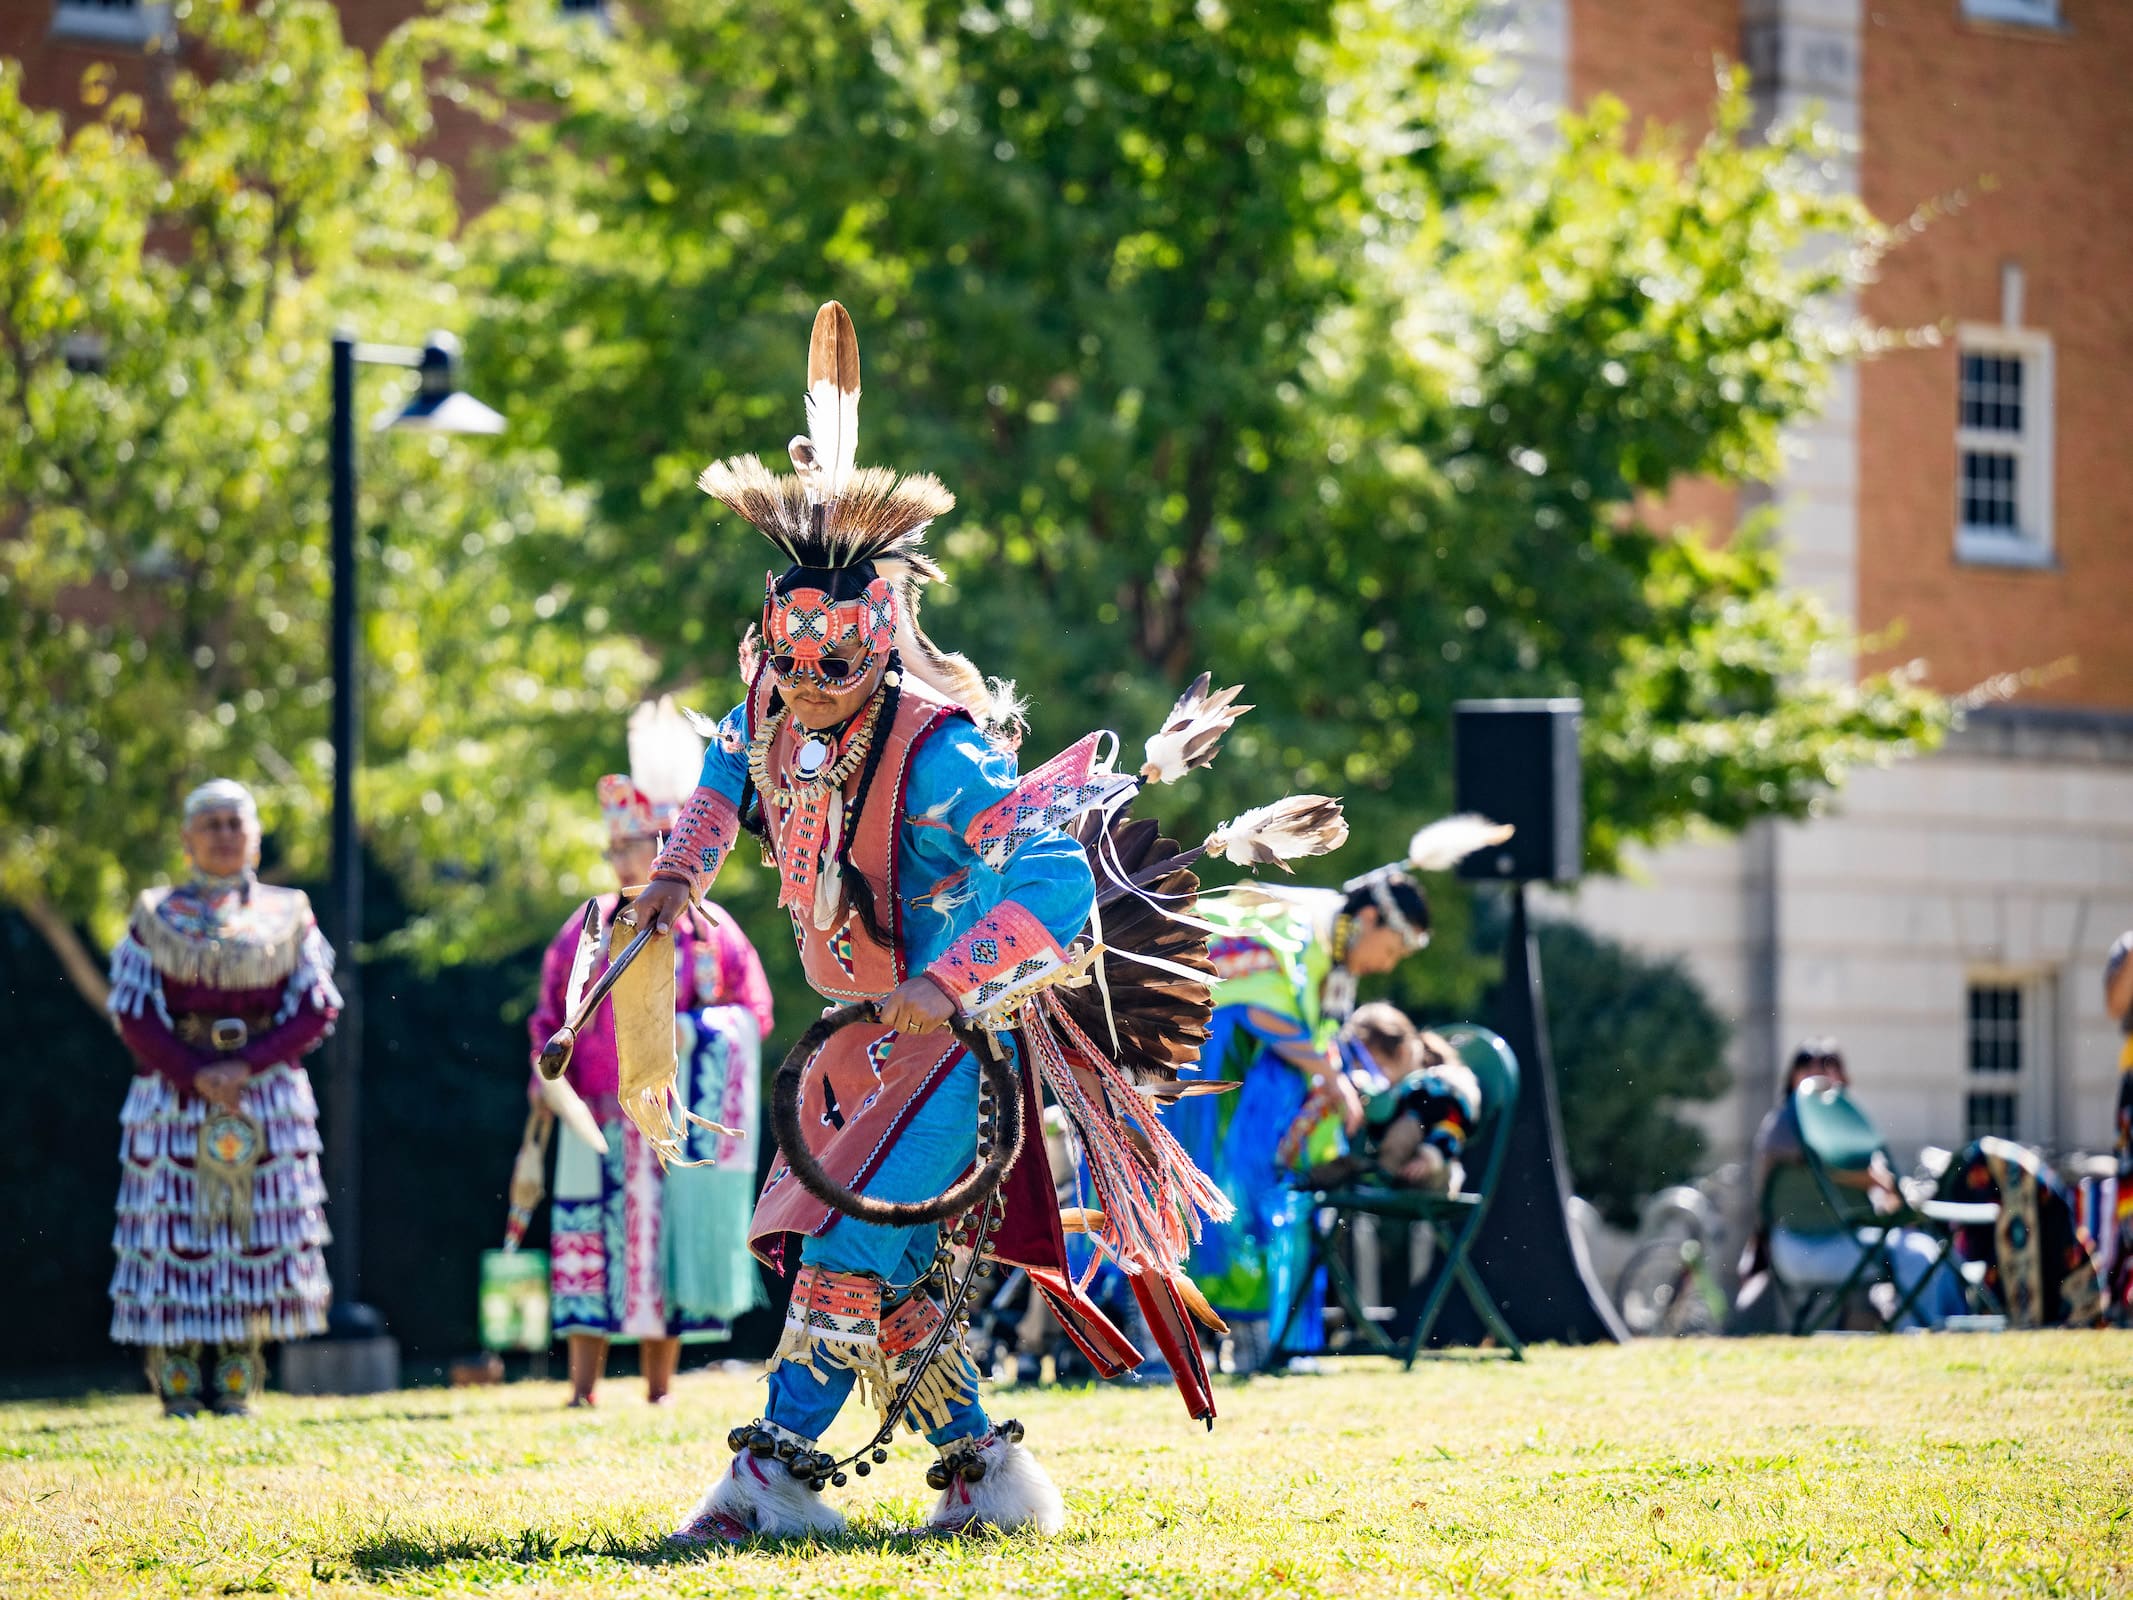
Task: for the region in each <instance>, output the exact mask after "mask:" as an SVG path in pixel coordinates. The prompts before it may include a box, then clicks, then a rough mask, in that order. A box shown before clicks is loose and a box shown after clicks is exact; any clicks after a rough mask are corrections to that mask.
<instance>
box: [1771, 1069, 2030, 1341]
mask: <svg viewBox="0 0 2133 1600" xmlns="http://www.w3.org/2000/svg"><path fill="white" fill-rule="evenodd" d="M1792 1106H1793V1114H1794V1116H1795V1117H1796V1118H1797V1119H1798V1121H1799V1127H1800V1150H1801V1154H1802V1157H1803V1159H1802V1160H1801V1161H1800V1162H1798V1163H1796V1164H1795V1163H1790V1162H1788V1163H1785V1164H1783V1165H1781V1166H1779V1167H1778V1168H1777V1169H1776V1170H1775V1171H1773V1172H1772V1173H1771V1175H1770V1181H1769V1183H1768V1184H1767V1185H1766V1186H1765V1188H1764V1190H1763V1195H1762V1201H1761V1208H1762V1218H1763V1226H1764V1227H1765V1228H1766V1229H1777V1228H1783V1229H1785V1230H1786V1231H1787V1232H1789V1233H1799V1234H1808V1235H1821V1236H1842V1237H1844V1238H1846V1239H1849V1240H1851V1241H1852V1242H1853V1243H1854V1244H1856V1245H1857V1247H1858V1254H1857V1257H1856V1259H1854V1261H1853V1263H1852V1268H1851V1271H1850V1273H1849V1274H1847V1275H1846V1277H1845V1278H1844V1280H1843V1282H1841V1283H1839V1284H1836V1285H1833V1286H1832V1285H1827V1284H1794V1283H1790V1282H1788V1281H1786V1279H1785V1278H1784V1277H1783V1276H1782V1275H1781V1274H1780V1273H1779V1272H1778V1271H1777V1264H1776V1262H1775V1261H1774V1260H1773V1261H1772V1263H1771V1274H1770V1275H1771V1279H1772V1281H1773V1282H1775V1283H1776V1284H1777V1286H1778V1288H1779V1289H1780V1291H1781V1292H1782V1293H1783V1294H1784V1295H1785V1297H1786V1298H1787V1299H1788V1300H1790V1301H1792V1302H1794V1304H1795V1306H1796V1309H1795V1311H1794V1313H1793V1317H1792V1331H1793V1332H1794V1333H1796V1334H1809V1333H1816V1332H1819V1331H1820V1330H1821V1329H1823V1328H1825V1327H1827V1326H1828V1325H1829V1323H1830V1322H1831V1321H1832V1320H1833V1319H1834V1318H1835V1317H1836V1315H1837V1314H1838V1312H1840V1311H1841V1310H1842V1309H1843V1307H1844V1305H1845V1303H1846V1301H1847V1300H1849V1299H1850V1298H1851V1296H1852V1295H1853V1294H1854V1293H1855V1292H1856V1291H1858V1290H1860V1289H1862V1288H1864V1287H1866V1286H1867V1285H1868V1284H1870V1283H1874V1282H1877V1281H1879V1280H1880V1279H1881V1278H1882V1277H1884V1276H1887V1275H1889V1274H1890V1273H1891V1271H1892V1268H1893V1263H1892V1262H1891V1260H1890V1258H1889V1250H1890V1242H1889V1240H1890V1235H1891V1234H1893V1233H1894V1232H1895V1231H1896V1230H1897V1229H1899V1228H1923V1229H1925V1230H1926V1231H1928V1232H1931V1233H1935V1234H1937V1235H1938V1236H1939V1237H1940V1239H1941V1245H1942V1248H1941V1252H1940V1256H1939V1259H1938V1260H1937V1261H1936V1263H1935V1265H1934V1267H1933V1269H1932V1271H1930V1272H1927V1273H1925V1274H1923V1275H1922V1276H1921V1277H1920V1278H1919V1280H1918V1282H1917V1283H1915V1284H1914V1285H1912V1287H1911V1291H1910V1293H1908V1294H1906V1295H1904V1296H1903V1297H1902V1298H1901V1299H1900V1300H1899V1301H1898V1302H1897V1304H1896V1306H1895V1308H1894V1309H1893V1310H1891V1311H1890V1312H1889V1313H1888V1314H1887V1315H1883V1314H1882V1312H1881V1309H1880V1308H1879V1307H1878V1306H1877V1307H1875V1308H1874V1317H1875V1320H1876V1321H1877V1322H1878V1323H1879V1324H1880V1327H1881V1329H1882V1331H1883V1332H1890V1331H1893V1330H1894V1329H1895V1327H1896V1326H1897V1324H1898V1323H1900V1322H1901V1321H1902V1320H1903V1318H1904V1316H1905V1315H1906V1314H1907V1313H1908V1312H1909V1311H1910V1310H1911V1308H1912V1307H1913V1306H1914V1305H1915V1304H1916V1303H1917V1301H1918V1298H1919V1296H1920V1295H1922V1294H1924V1293H1925V1291H1926V1289H1927V1287H1928V1286H1929V1285H1930V1284H1932V1282H1933V1281H1934V1278H1935V1277H1936V1276H1937V1275H1938V1274H1939V1273H1941V1272H1952V1273H1954V1274H1955V1277H1956V1281H1957V1283H1959V1284H1960V1285H1961V1286H1962V1289H1963V1293H1964V1295H1965V1296H1966V1297H1974V1296H1975V1292H1976V1291H1975V1286H1974V1285H1973V1284H1972V1283H1971V1282H1970V1281H1969V1280H1968V1279H1967V1278H1966V1277H1965V1276H1964V1274H1963V1272H1962V1270H1961V1268H1960V1266H1959V1265H1958V1263H1957V1261H1956V1257H1955V1252H1954V1248H1953V1244H1952V1241H1951V1240H1950V1238H1949V1233H1948V1230H1949V1229H1950V1228H1952V1227H1956V1226H1961V1225H1964V1224H1969V1223H1977V1222H1986V1223H1989V1222H1991V1221H1993V1220H1995V1219H1996V1217H1997V1216H1998V1210H1999V1208H1998V1207H1996V1206H1992V1205H1965V1204H1960V1203H1956V1202H1950V1201H1940V1200H1929V1201H1926V1202H1925V1203H1923V1204H1921V1205H1917V1206H1913V1205H1909V1204H1905V1205H1902V1206H1900V1207H1898V1208H1897V1209H1896V1210H1894V1211H1887V1212H1883V1211H1877V1210H1875V1209H1874V1204H1873V1201H1872V1200H1871V1199H1869V1198H1868V1196H1867V1193H1866V1191H1865V1190H1863V1189H1857V1188H1852V1187H1850V1186H1849V1185H1846V1184H1843V1183H1840V1182H1838V1181H1837V1176H1836V1175H1837V1174H1839V1173H1857V1172H1864V1171H1866V1170H1867V1169H1868V1167H1870V1166H1871V1165H1872V1164H1873V1161H1874V1158H1875V1157H1876V1156H1877V1155H1878V1156H1881V1157H1882V1158H1883V1159H1884V1160H1886V1159H1887V1155H1888V1151H1887V1147H1886V1146H1885V1145H1884V1144H1883V1143H1882V1140H1881V1135H1880V1133H1879V1132H1877V1131H1876V1129H1875V1127H1874V1125H1873V1123H1872V1122H1871V1121H1869V1120H1868V1118H1867V1115H1866V1113H1865V1112H1863V1111H1861V1110H1860V1109H1859V1107H1858V1105H1857V1104H1856V1103H1854V1101H1853V1100H1852V1098H1851V1096H1850V1095H1849V1094H1848V1093H1847V1092H1846V1091H1845V1090H1844V1089H1843V1088H1842V1087H1841V1086H1839V1085H1836V1084H1832V1083H1829V1082H1827V1081H1826V1080H1823V1079H1819V1078H1809V1079H1808V1080H1807V1081H1806V1082H1804V1083H1802V1084H1801V1085H1800V1087H1799V1088H1798V1089H1796V1090H1795V1091H1794V1092H1793V1097H1792Z"/></svg>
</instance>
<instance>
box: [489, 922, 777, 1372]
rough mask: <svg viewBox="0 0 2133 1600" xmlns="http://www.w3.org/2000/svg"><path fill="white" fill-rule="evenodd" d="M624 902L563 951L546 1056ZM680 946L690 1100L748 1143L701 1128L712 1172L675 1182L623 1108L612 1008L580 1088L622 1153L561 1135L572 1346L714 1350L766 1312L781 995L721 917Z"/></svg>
mask: <svg viewBox="0 0 2133 1600" xmlns="http://www.w3.org/2000/svg"><path fill="white" fill-rule="evenodd" d="M620 903H621V897H620V896H619V895H614V894H608V895H602V896H601V897H600V898H599V899H598V900H596V901H594V902H592V905H591V907H589V908H588V907H581V908H580V909H579V910H577V911H576V912H574V913H572V915H571V917H570V920H569V921H568V922H566V923H564V924H563V928H562V931H561V932H559V933H558V934H557V935H556V937H555V941H554V942H553V943H552V944H550V945H549V947H548V953H547V955H546V957H545V958H544V959H543V961H542V963H541V998H540V1002H539V1004H538V1005H537V1006H536V1007H535V1009H534V1012H533V1015H532V1017H531V1018H530V1019H529V1021H528V1023H527V1028H528V1031H529V1032H530V1033H531V1035H532V1038H533V1050H534V1054H535V1056H536V1058H537V1057H538V1055H539V1052H540V1048H541V1045H542V1044H543V1043H544V1042H545V1041H546V1040H547V1039H548V1038H549V1036H550V1035H551V1034H553V1033H554V1032H555V1030H556V1029H557V1028H558V1027H560V1026H561V1025H562V1023H563V1020H564V1016H565V1013H566V1011H567V1009H568V995H569V990H570V978H571V966H572V962H573V960H574V958H575V956H576V953H577V949H578V944H579V941H580V939H581V937H582V936H583V933H584V925H585V918H586V915H587V911H588V910H593V911H596V912H597V914H598V915H599V917H600V918H601V925H600V927H599V928H598V929H596V930H595V931H596V933H598V932H604V931H610V930H611V929H612V925H613V921H614V916H615V912H616V910H617V908H618V907H619V905H620ZM674 947H675V948H674V964H675V981H674V1000H675V1013H676V1017H677V1019H678V1025H679V1027H680V1030H681V1043H682V1048H681V1051H680V1055H681V1061H680V1066H679V1083H678V1087H679V1089H680V1091H681V1095H682V1100H683V1102H684V1103H685V1104H686V1105H687V1106H688V1107H689V1109H690V1110H692V1111H694V1112H695V1113H696V1114H697V1115H698V1116H701V1117H704V1118H706V1119H707V1120H709V1121H712V1122H716V1123H719V1124H720V1125H721V1126H723V1127H726V1128H732V1129H735V1130H737V1132H735V1133H732V1134H721V1133H718V1132H715V1131H712V1130H708V1129H704V1128H701V1127H696V1126H694V1125H692V1126H691V1127H690V1128H689V1131H688V1141H687V1146H686V1149H685V1155H686V1157H687V1159H688V1161H689V1162H691V1163H695V1162H704V1163H706V1164H705V1165H701V1166H698V1165H676V1166H673V1167H669V1168H667V1169H665V1170H664V1171H662V1170H661V1165H660V1161H659V1158H658V1156H657V1155H656V1154H655V1153H654V1152H653V1150H652V1148H651V1146H650V1144H649V1143H648V1142H647V1141H646V1140H645V1137H644V1135H643V1133H642V1132H640V1131H639V1129H638V1127H637V1124H636V1123H635V1122H633V1121H631V1120H630V1119H629V1118H628V1117H626V1116H624V1115H623V1113H622V1108H621V1105H620V1102H619V1101H618V1100H617V1099H616V1091H617V1089H618V1087H619V1081H620V1080H619V1071H620V1068H619V1063H618V1062H617V1060H616V1055H615V1019H614V1013H613V1012H612V1011H611V1010H608V1009H606V1008H603V1009H602V1010H600V1011H599V1013H598V1014H597V1015H596V1016H595V1018H594V1020H593V1021H592V1022H591V1023H590V1024H589V1025H588V1026H587V1027H585V1028H584V1029H583V1030H582V1031H581V1032H580V1033H579V1034H578V1036H577V1043H576V1046H575V1048H574V1049H573V1051H572V1053H571V1058H570V1066H569V1068H568V1069H567V1072H566V1078H567V1080H568V1082H569V1084H570V1086H571V1087H572V1088H573V1089H575V1090H576V1091H577V1092H578V1094H579V1096H580V1098H582V1099H583V1100H584V1101H585V1103H586V1106H587V1107H588V1108H589V1109H590V1110H591V1112H592V1115H593V1120H594V1121H595V1122H597V1123H598V1124H599V1126H600V1131H601V1132H602V1133H603V1134H604V1135H605V1136H606V1138H607V1153H606V1155H604V1156H603V1155H601V1154H600V1153H599V1152H598V1151H596V1150H595V1149H594V1148H593V1147H592V1146H591V1145H590V1144H587V1143H586V1142H585V1141H584V1140H583V1139H581V1138H579V1137H578V1135H577V1134H575V1133H573V1132H571V1131H570V1129H569V1128H568V1127H567V1126H566V1127H564V1128H563V1129H561V1130H560V1131H559V1133H558V1135H557V1139H556V1145H557V1149H556V1173H555V1211H554V1222H553V1228H552V1237H551V1239H550V1243H549V1263H550V1265H549V1277H550V1297H551V1311H550V1315H551V1316H552V1318H553V1321H554V1327H555V1331H556V1332H557V1333H560V1334H590V1335H594V1336H597V1337H599V1338H603V1339H610V1340H615V1341H617V1342H621V1343H634V1342H635V1341H637V1340H639V1339H669V1338H679V1339H680V1340H682V1341H683V1342H684V1343H698V1342H708V1341H712V1340H718V1339H724V1338H726V1337H727V1336H728V1334H729V1333H730V1331H731V1324H732V1322H733V1320H734V1319H735V1318H736V1317H738V1316H740V1315H741V1314H742V1313H743V1312H746V1311H750V1310H753V1309H754V1308H755V1307H756V1306H759V1305H761V1304H762V1303H763V1292H762V1284H761V1280H760V1278H759V1276H758V1274H757V1272H756V1266H755V1258H754V1257H753V1256H752V1255H750V1254H749V1251H748V1240H747V1220H748V1213H749V1210H750V1208H751V1206H752V1205H753V1202H754V1199H755V1159H756V1139H757V1133H758V1129H759V1126H760V1118H759V1116H758V1113H757V1099H758V1081H759V1074H760V1067H761V1042H762V1040H763V1039H764V1038H765V1037H766V1036H767V1035H768V1034H769V1032H770V1029H771V1023H772V1010H771V999H770V984H769V982H768V980H767V979H765V977H764V976H763V964H762V962H761V961H760V960H759V959H758V958H757V956H756V953H755V947H754V946H753V945H751V944H750V943H749V942H748V940H747V939H746V938H745V937H744V936H743V935H742V933H741V931H740V929H739V928H737V927H736V926H734V924H733V922H732V921H731V920H730V919H729V918H728V917H727V916H726V915H725V914H724V913H723V912H721V911H718V910H717V909H716V908H715V907H713V908H711V910H710V913H709V915H708V916H706V915H703V914H700V913H699V914H697V915H693V916H691V917H688V918H686V919H684V920H683V922H682V923H681V924H680V925H679V927H678V928H677V929H676V933H675V939H674ZM606 964H607V958H606V957H605V956H602V957H600V958H599V960H597V961H596V962H595V963H594V965H593V967H592V969H591V973H590V977H591V978H594V979H596V978H598V976H599V975H600V973H601V972H602V971H603V970H605V968H606ZM537 1082H538V1079H537V1077H536V1084H537ZM535 1092H536V1093H537V1092H538V1089H537V1088H536V1091H535Z"/></svg>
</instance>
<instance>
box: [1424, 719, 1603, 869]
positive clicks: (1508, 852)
mask: <svg viewBox="0 0 2133 1600" xmlns="http://www.w3.org/2000/svg"><path fill="white" fill-rule="evenodd" d="M1583 710H1584V704H1583V702H1582V701H1577V700H1460V701H1457V702H1455V703H1454V704H1453V706H1452V795H1453V800H1452V804H1453V806H1454V807H1455V808H1456V809H1458V810H1460V811H1478V812H1480V813H1481V814H1482V815H1483V816H1485V817H1487V818H1488V819H1489V820H1490V821H1492V822H1508V823H1510V824H1511V826H1512V827H1513V828H1515V829H1516V830H1517V831H1516V832H1515V833H1513V834H1512V835H1511V837H1510V839H1509V840H1508V841H1506V842H1505V843H1504V844H1502V845H1501V846H1499V847H1498V848H1496V849H1494V850H1477V851H1475V852H1474V854H1472V855H1470V856H1468V857H1467V858H1466V860H1464V861H1462V862H1461V863H1460V864H1459V876H1460V877H1462V878H1483V879H1494V880H1504V879H1508V880H1510V881H1512V882H1514V883H1574V882H1576V881H1577V877H1578V872H1579V869H1580V867H1581V866H1582V864H1583V862H1584V859H1585V846H1584V836H1585V808H1584V804H1583V801H1582V799H1581V797H1580V793H1579V778H1580V771H1581V769H1580V767H1579V764H1578V716H1579V713H1580V712H1582V711H1583Z"/></svg>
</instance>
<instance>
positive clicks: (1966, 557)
mask: <svg viewBox="0 0 2133 1600" xmlns="http://www.w3.org/2000/svg"><path fill="white" fill-rule="evenodd" d="M1955 413H1956V414H1955V459H1956V483H1955V509H1956V522H1955V553H1956V556H1957V558H1958V559H1960V560H1963V561H1969V562H1978V563H1981V564H1986V565H1995V566H2017V567H2041V566H2048V565H2050V564H2051V560H2052V347H2051V340H2050V339H2049V338H2048V337H2047V336H2046V335H2044V334H2041V333H2031V332H2028V331H2026V330H2023V329H2019V328H1965V329H1964V330H1963V333H1962V339H1961V343H1960V345H1959V346H1958V348H1957V351H1956V408H1955Z"/></svg>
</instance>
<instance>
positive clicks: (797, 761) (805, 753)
mask: <svg viewBox="0 0 2133 1600" xmlns="http://www.w3.org/2000/svg"><path fill="white" fill-rule="evenodd" d="M829 755H830V747H829V746H828V744H826V743H824V742H823V741H822V740H820V739H810V740H808V741H807V742H806V743H805V744H803V745H801V746H800V751H799V754H797V755H795V756H794V757H793V758H792V768H793V771H794V772H795V773H796V774H797V775H798V776H800V777H803V778H814V777H819V776H821V773H822V769H823V768H824V767H826V766H828V765H829Z"/></svg>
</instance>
